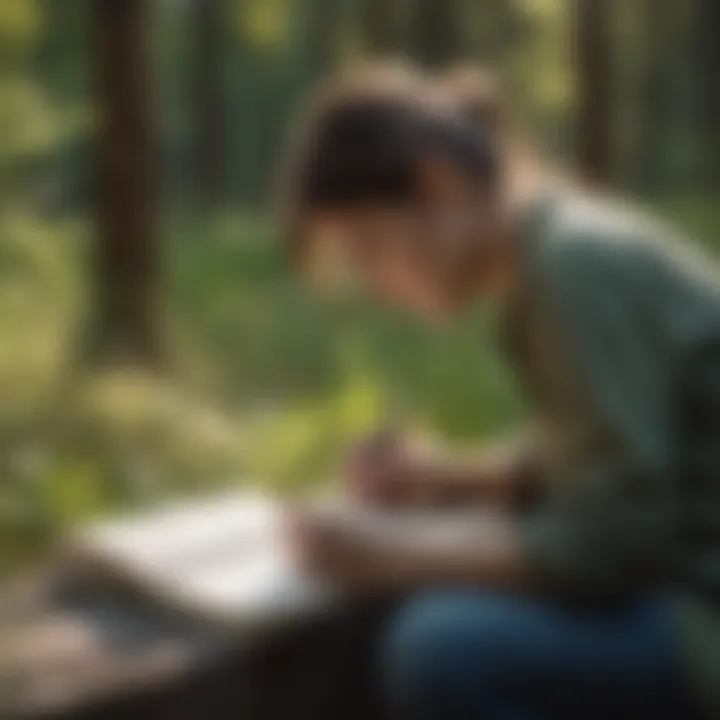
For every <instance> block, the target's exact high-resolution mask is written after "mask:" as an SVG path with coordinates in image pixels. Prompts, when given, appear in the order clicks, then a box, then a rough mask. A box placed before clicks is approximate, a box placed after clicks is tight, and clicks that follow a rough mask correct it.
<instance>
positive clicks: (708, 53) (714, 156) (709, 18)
mask: <svg viewBox="0 0 720 720" xmlns="http://www.w3.org/2000/svg"><path fill="white" fill-rule="evenodd" d="M718 29H720V3H718V2H717V0H698V7H697V16H696V29H695V33H694V34H695V35H696V38H697V48H698V51H697V64H696V67H697V72H696V76H697V78H698V81H699V82H698V87H697V89H696V97H697V109H698V120H699V122H698V123H697V127H698V131H699V135H700V138H701V143H702V147H703V151H704V153H703V157H704V167H703V168H702V170H703V173H702V179H703V181H704V183H703V184H704V186H705V190H706V191H708V192H710V193H717V192H718V191H719V190H720V80H719V79H718V73H719V72H720V42H718Z"/></svg>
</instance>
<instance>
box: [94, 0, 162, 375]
mask: <svg viewBox="0 0 720 720" xmlns="http://www.w3.org/2000/svg"><path fill="white" fill-rule="evenodd" d="M150 6H151V0H121V1H120V2H118V0H93V2H92V3H91V7H92V39H93V48H92V52H93V66H94V68H95V93H96V97H95V101H96V110H97V117H98V130H97V133H98V134H97V144H96V150H95V152H96V173H97V264H96V273H95V279H96V285H97V302H98V308H97V310H98V313H97V317H98V319H97V325H96V328H95V331H96V332H95V337H94V348H93V350H94V353H95V355H96V359H101V360H106V359H107V360H110V359H115V358H117V357H118V356H119V357H120V358H122V359H130V360H133V361H141V362H145V363H150V364H155V363H157V362H158V361H159V359H160V337H159V332H158V320H157V307H156V300H157V297H156V295H157V290H158V288H157V280H158V236H157V228H156V220H157V209H158V208H157V202H158V193H157V182H156V180H157V177H156V172H157V157H156V147H155V128H154V124H153V110H152V88H151V74H152V73H151V68H150V62H149V46H148V40H149V38H148V31H149V27H150V23H149V9H150Z"/></svg>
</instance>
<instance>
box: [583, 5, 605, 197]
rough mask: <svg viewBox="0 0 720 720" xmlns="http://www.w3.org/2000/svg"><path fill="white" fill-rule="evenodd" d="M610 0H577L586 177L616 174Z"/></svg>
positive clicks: (599, 181)
mask: <svg viewBox="0 0 720 720" xmlns="http://www.w3.org/2000/svg"><path fill="white" fill-rule="evenodd" d="M610 5H611V2H610V0H574V11H575V12H574V18H573V19H574V33H573V47H574V56H573V57H574V63H575V76H576V95H577V117H576V137H577V140H576V142H577V165H578V169H579V171H580V173H581V175H582V176H583V178H584V179H585V180H587V181H588V182H591V183H596V184H604V183H606V182H608V181H609V179H610V176H611V174H612V160H613V158H612V152H613V137H612V135H613V133H612V125H613V117H612V112H611V110H612V77H611V76H612V72H611V57H612V47H611V31H610V12H611V8H610Z"/></svg>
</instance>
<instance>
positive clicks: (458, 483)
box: [348, 437, 541, 511]
mask: <svg viewBox="0 0 720 720" xmlns="http://www.w3.org/2000/svg"><path fill="white" fill-rule="evenodd" d="M348 465H349V467H348V482H349V487H350V491H351V496H352V497H353V498H354V499H355V500H358V501H359V502H360V504H361V505H365V506H373V507H385V508H387V507H394V508H410V507H415V508H418V507H419V508H456V507H458V508H459V507H462V508H468V507H475V508H479V509H480V508H481V509H496V510H508V511H514V510H517V509H521V508H527V507H529V506H531V505H533V504H534V503H536V502H537V500H538V498H539V496H540V495H541V483H540V482H539V476H538V473H537V468H536V464H535V462H534V458H533V455H532V453H531V452H530V450H529V448H528V447H527V446H526V444H525V443H520V442H518V441H509V442H505V443H503V444H502V445H495V446H494V447H491V448H488V449H487V450H485V451H483V452H482V453H480V454H475V455H474V456H472V457H464V458H452V457H448V456H447V455H439V454H437V453H433V452H422V451H418V450H417V448H414V447H413V446H412V445H411V444H408V443H405V442H404V441H403V439H402V438H393V437H385V438H381V439H380V441H378V439H374V440H372V441H371V442H370V443H367V444H365V446H361V447H360V449H359V451H358V452H356V453H354V454H353V456H352V461H351V462H350V463H349V464H348Z"/></svg>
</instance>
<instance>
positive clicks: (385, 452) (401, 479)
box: [345, 430, 430, 507]
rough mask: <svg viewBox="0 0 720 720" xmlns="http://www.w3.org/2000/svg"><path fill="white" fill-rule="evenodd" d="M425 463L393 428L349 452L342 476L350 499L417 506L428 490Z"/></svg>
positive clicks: (378, 503)
mask: <svg viewBox="0 0 720 720" xmlns="http://www.w3.org/2000/svg"><path fill="white" fill-rule="evenodd" d="M429 477H430V473H429V471H428V464H427V462H426V461H425V460H424V459H423V458H422V454H421V453H420V452H419V451H418V448H417V447H416V446H413V445H412V444H411V443H410V442H409V440H408V438H407V437H405V436H404V435H402V434H401V433H399V432H398V431H396V430H384V431H381V432H379V433H376V434H375V435H374V436H372V437H370V438H369V439H367V440H365V441H363V442H361V443H360V444H359V445H358V446H357V447H355V448H354V449H353V450H352V451H351V452H350V454H349V457H348V460H347V463H346V468H345V478H346V487H347V490H348V494H349V495H350V498H351V499H352V500H353V501H354V502H357V503H359V504H360V505H364V506H370V507H396V506H404V505H421V504H423V498H424V496H425V495H426V494H427V492H428V491H429V489H430V488H429Z"/></svg>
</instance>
